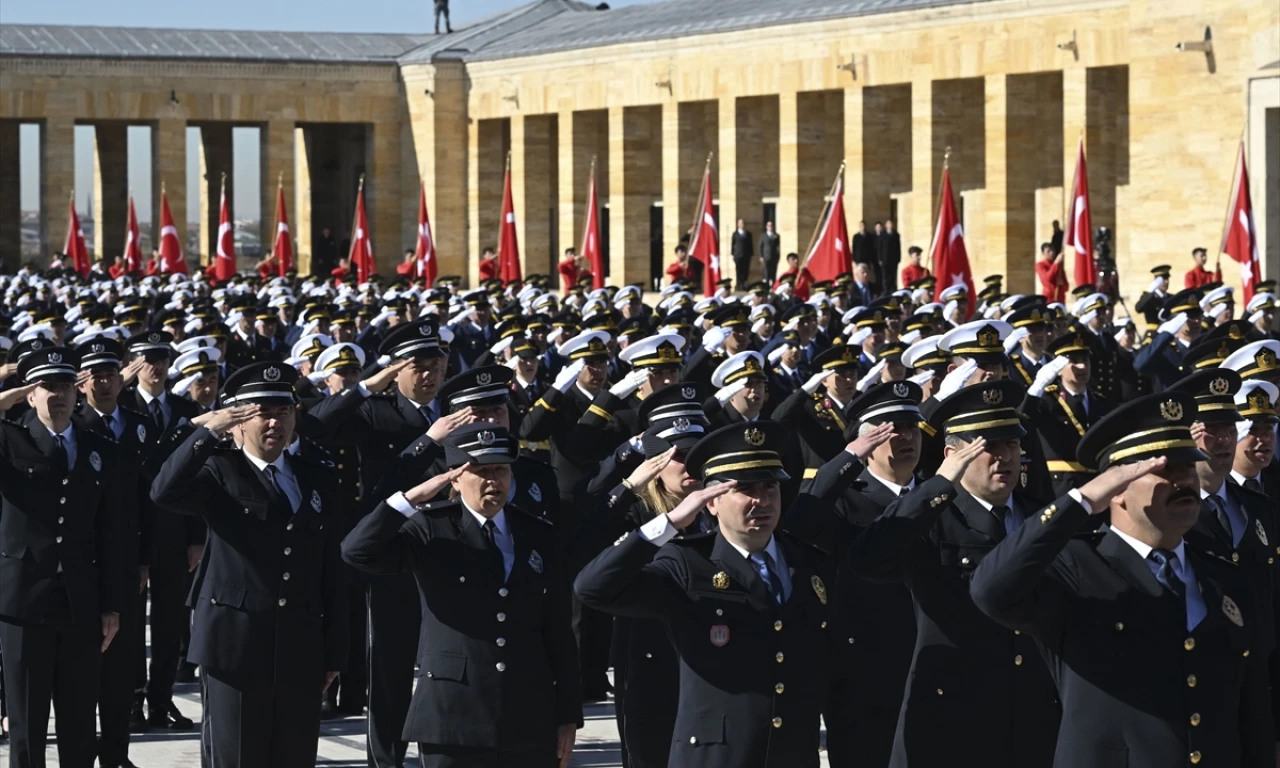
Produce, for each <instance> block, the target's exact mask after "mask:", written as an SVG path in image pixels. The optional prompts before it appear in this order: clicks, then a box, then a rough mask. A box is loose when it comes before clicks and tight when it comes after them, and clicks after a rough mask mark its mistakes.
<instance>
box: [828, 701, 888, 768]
mask: <svg viewBox="0 0 1280 768" xmlns="http://www.w3.org/2000/svg"><path fill="white" fill-rule="evenodd" d="M857 695H858V692H857V690H856V684H854V683H851V682H845V683H840V684H837V685H833V686H832V688H831V692H830V693H829V694H828V695H827V706H826V709H825V710H824V711H823V713H822V719H823V720H824V721H825V722H826V724H827V762H828V763H830V765H831V768H886V766H888V765H889V758H890V757H892V755H893V737H894V734H895V733H896V731H897V728H898V710H897V709H889V708H884V707H872V706H868V705H867V704H866V703H865V702H859V701H858V700H857V698H856V697H857Z"/></svg>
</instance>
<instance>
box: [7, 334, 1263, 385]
mask: <svg viewBox="0 0 1280 768" xmlns="http://www.w3.org/2000/svg"><path fill="white" fill-rule="evenodd" d="M14 349H17V347H15V348H14ZM1222 367H1223V368H1230V369H1231V370H1233V371H1235V372H1237V373H1239V374H1240V378H1242V379H1244V380H1246V381H1248V380H1250V379H1261V380H1262V381H1269V382H1271V383H1272V384H1275V385H1277V386H1280V341H1277V340H1275V339H1262V340H1259V341H1254V342H1251V343H1249V344H1245V345H1244V346H1243V347H1241V348H1240V349H1237V350H1236V351H1235V352H1233V353H1232V354H1231V355H1230V356H1228V357H1227V359H1226V360H1223V361H1222Z"/></svg>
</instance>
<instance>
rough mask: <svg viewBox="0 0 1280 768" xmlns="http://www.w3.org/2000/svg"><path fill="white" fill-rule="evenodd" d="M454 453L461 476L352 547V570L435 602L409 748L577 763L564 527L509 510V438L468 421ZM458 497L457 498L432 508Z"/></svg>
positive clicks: (478, 762) (512, 762) (402, 505)
mask: <svg viewBox="0 0 1280 768" xmlns="http://www.w3.org/2000/svg"><path fill="white" fill-rule="evenodd" d="M444 447H445V454H446V461H447V463H448V466H449V467H450V468H451V471H449V472H447V473H445V474H441V475H436V476H434V477H432V478H430V479H428V480H426V481H425V482H423V483H422V484H420V485H418V486H416V487H414V488H412V489H410V490H409V491H408V492H407V493H397V494H395V495H393V496H391V497H390V498H388V499H387V500H386V501H384V502H383V503H381V504H379V505H378V507H377V508H376V509H374V511H373V512H372V513H370V514H369V515H367V516H366V517H365V518H364V520H362V521H361V522H360V524H359V525H357V526H356V528H355V529H354V530H353V531H352V532H351V533H350V534H349V535H348V536H347V539H346V541H344V542H343V557H344V558H345V559H346V560H347V562H348V563H350V564H351V565H353V566H355V567H357V568H360V569H363V570H367V571H369V572H370V573H373V574H380V575H391V574H406V573H407V574H411V575H412V577H413V578H414V580H415V581H416V582H417V589H418V590H419V591H420V593H421V595H422V600H423V606H424V608H425V610H424V612H423V615H422V629H421V633H420V635H419V640H418V648H419V653H418V669H419V676H418V686H417V689H416V690H415V692H414V697H413V705H412V706H411V708H410V711H409V716H408V718H407V719H406V720H405V724H404V733H403V737H404V738H405V739H406V740H412V741H416V742H418V743H419V746H418V751H419V754H420V755H421V756H422V764H423V766H424V768H445V767H446V766H449V767H452V766H495V768H496V767H497V766H502V768H508V767H509V768H542V767H544V766H553V765H556V764H557V760H559V763H558V764H559V765H565V764H566V763H567V762H568V758H569V755H570V753H571V752H572V750H573V743H574V740H575V734H576V731H577V729H578V728H579V727H581V725H582V706H581V702H580V700H579V697H578V679H577V677H578V668H577V655H576V653H575V646H574V641H573V634H572V630H571V627H570V609H569V594H568V589H567V585H566V584H565V582H564V577H563V572H562V570H561V563H560V559H559V556H558V551H559V542H558V541H557V538H556V533H555V529H554V528H553V526H552V525H551V524H550V523H549V522H547V521H546V520H544V519H542V518H539V517H536V516H534V515H531V514H529V513H526V512H523V511H521V510H520V509H519V508H518V507H516V506H514V505H513V504H511V503H509V501H508V493H509V492H510V490H511V487H510V486H511V477H512V475H511V470H510V465H511V463H512V462H514V461H515V460H516V456H517V454H518V452H519V445H518V444H517V441H516V440H515V439H514V438H513V437H512V436H511V434H510V433H509V432H507V430H506V429H504V428H503V427H501V426H498V425H496V424H491V423H488V422H476V423H472V424H468V425H466V426H462V427H459V428H457V429H455V430H454V431H453V432H451V433H450V434H449V435H448V437H446V438H445V439H444ZM449 487H452V490H453V491H454V493H455V494H456V495H457V498H456V499H454V500H451V501H439V502H434V503H433V499H435V498H436V497H437V496H439V495H440V493H441V492H442V491H444V490H446V489H447V488H449ZM508 619H510V620H508Z"/></svg>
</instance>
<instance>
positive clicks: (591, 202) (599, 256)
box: [581, 164, 604, 289]
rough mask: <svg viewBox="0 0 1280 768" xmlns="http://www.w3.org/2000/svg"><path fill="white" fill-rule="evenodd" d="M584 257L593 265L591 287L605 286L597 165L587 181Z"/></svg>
mask: <svg viewBox="0 0 1280 768" xmlns="http://www.w3.org/2000/svg"><path fill="white" fill-rule="evenodd" d="M581 254H582V258H584V259H586V260H587V264H589V265H591V287H592V288H596V289H599V288H603V287H604V251H603V250H602V249H601V247H600V200H599V198H598V197H597V195H596V167H595V164H592V166H591V180H590V181H589V182H588V183H587V225H586V227H585V228H584V229H583V231H582V251H581Z"/></svg>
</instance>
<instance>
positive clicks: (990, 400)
mask: <svg viewBox="0 0 1280 768" xmlns="http://www.w3.org/2000/svg"><path fill="white" fill-rule="evenodd" d="M982 402H984V403H986V404H987V405H999V404H1000V403H1002V402H1004V392H1002V391H1000V390H998V389H988V390H987V391H985V392H983V393H982Z"/></svg>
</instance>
